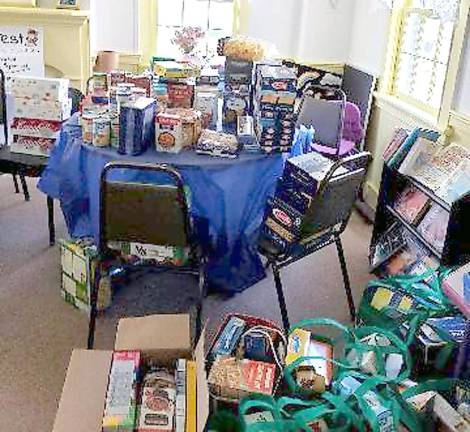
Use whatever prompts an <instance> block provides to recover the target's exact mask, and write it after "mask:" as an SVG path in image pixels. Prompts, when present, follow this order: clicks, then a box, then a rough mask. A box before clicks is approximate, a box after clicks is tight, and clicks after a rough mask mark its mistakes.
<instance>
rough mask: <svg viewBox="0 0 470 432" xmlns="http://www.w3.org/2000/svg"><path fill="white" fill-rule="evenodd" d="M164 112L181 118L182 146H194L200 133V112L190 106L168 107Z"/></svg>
mask: <svg viewBox="0 0 470 432" xmlns="http://www.w3.org/2000/svg"><path fill="white" fill-rule="evenodd" d="M164 112H165V113H166V114H170V115H176V116H178V117H180V118H181V121H182V123H183V147H184V148H189V147H192V146H194V145H195V144H196V143H197V140H198V139H199V136H200V135H201V130H202V114H201V112H200V111H198V110H195V109H192V108H168V109H166V110H165V111H164Z"/></svg>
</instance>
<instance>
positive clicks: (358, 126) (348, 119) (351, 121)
mask: <svg viewBox="0 0 470 432" xmlns="http://www.w3.org/2000/svg"><path fill="white" fill-rule="evenodd" d="M363 137H364V131H363V129H362V120H361V111H360V110H359V108H358V107H357V105H356V104H354V103H352V102H349V101H348V102H346V108H345V111H344V123H343V140H346V141H351V142H353V143H355V144H359V143H360V142H361V141H362V138H363Z"/></svg>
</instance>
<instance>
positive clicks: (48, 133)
mask: <svg viewBox="0 0 470 432" xmlns="http://www.w3.org/2000/svg"><path fill="white" fill-rule="evenodd" d="M61 127H62V123H61V122H60V121H51V120H38V119H31V118H18V117H16V118H15V119H14V120H13V123H12V125H11V132H12V133H13V135H22V136H27V137H38V138H49V139H56V138H58V137H59V133H60V128H61Z"/></svg>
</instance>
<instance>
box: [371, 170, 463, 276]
mask: <svg viewBox="0 0 470 432" xmlns="http://www.w3.org/2000/svg"><path fill="white" fill-rule="evenodd" d="M469 220H470V191H469V192H468V193H466V194H463V195H461V196H460V197H459V198H458V199H456V200H455V201H454V202H453V203H452V204H449V203H447V202H446V201H445V200H443V199H442V198H441V197H439V196H438V195H437V194H436V193H434V192H433V191H432V190H431V189H429V188H427V187H426V186H424V185H422V184H421V183H420V182H419V181H418V180H416V179H415V178H413V177H411V176H408V175H403V174H400V173H399V171H398V169H397V168H396V167H395V168H394V167H390V166H388V165H385V166H384V170H383V174H382V182H381V187H380V193H379V201H378V205H377V210H376V218H375V223H374V232H373V236H372V242H371V247H370V259H369V261H370V269H371V272H373V273H377V274H381V275H387V274H392V272H391V271H389V268H390V267H392V268H393V269H394V270H395V269H396V267H397V266H396V265H395V264H396V262H399V261H400V259H402V260H403V259H404V258H403V256H405V258H406V259H409V255H411V256H413V254H410V253H409V251H408V250H407V244H406V241H405V240H403V246H401V247H400V245H399V244H398V243H399V239H400V235H401V236H402V238H403V239H404V238H405V237H408V239H409V238H412V239H413V241H415V242H416V243H417V244H419V247H420V248H422V249H424V251H423V254H419V255H420V256H419V257H418V258H417V262H416V263H415V264H416V265H412V264H411V263H409V262H408V263H407V265H406V266H404V267H403V268H406V269H410V268H413V269H416V268H420V267H421V268H422V267H423V266H419V265H417V264H419V263H418V261H419V260H421V261H422V256H425V257H426V264H427V263H428V262H429V261H430V260H429V257H431V258H432V259H431V261H433V262H436V263H437V266H441V265H442V266H446V267H453V266H459V265H463V264H465V263H467V262H469V261H470V230H469V229H468V221H469ZM403 233H406V235H403ZM397 242H398V243H397ZM426 255H427V256H426ZM405 273H406V272H405Z"/></svg>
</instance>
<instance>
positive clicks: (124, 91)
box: [116, 84, 134, 109]
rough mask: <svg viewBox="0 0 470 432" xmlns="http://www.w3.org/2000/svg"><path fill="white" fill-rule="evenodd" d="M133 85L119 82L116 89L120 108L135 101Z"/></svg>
mask: <svg viewBox="0 0 470 432" xmlns="http://www.w3.org/2000/svg"><path fill="white" fill-rule="evenodd" d="M133 88H134V86H133V85H130V84H118V87H117V90H116V103H117V106H118V109H119V108H120V107H121V106H122V105H128V104H131V103H132V102H133V101H134V93H133Z"/></svg>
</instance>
